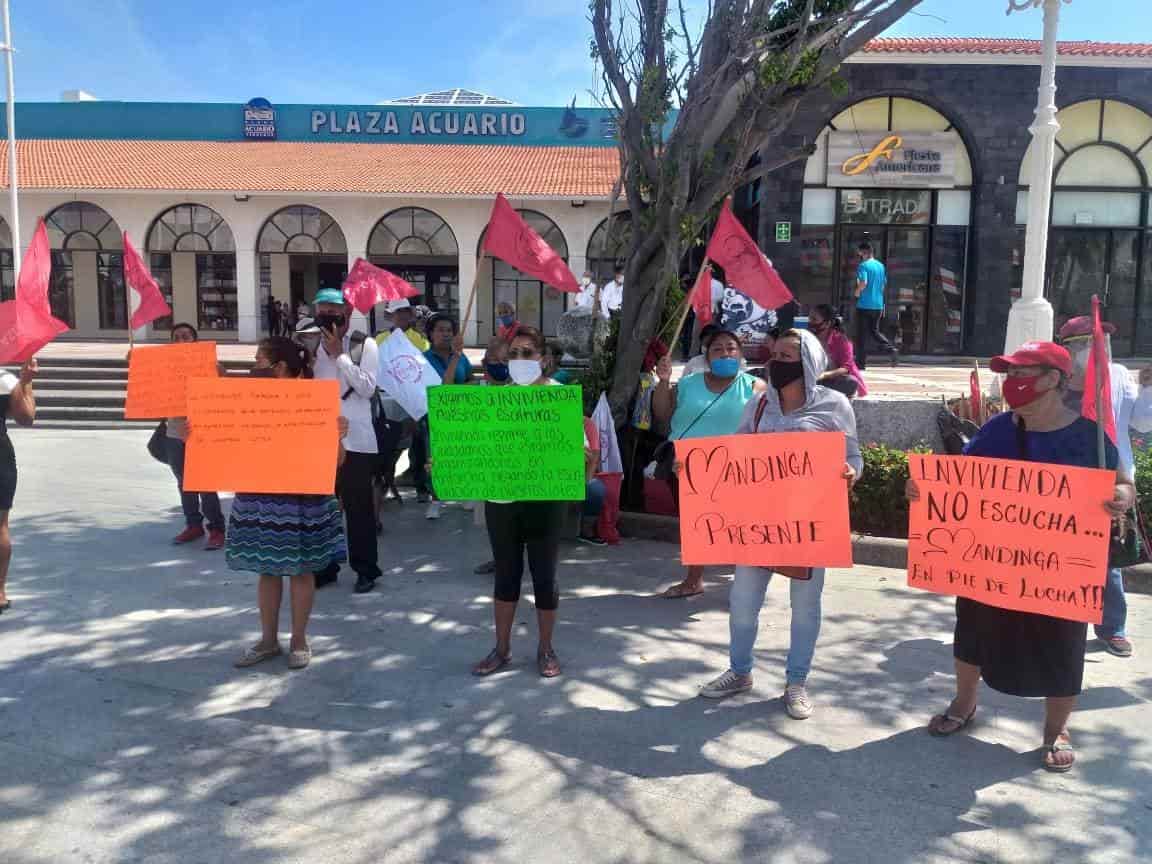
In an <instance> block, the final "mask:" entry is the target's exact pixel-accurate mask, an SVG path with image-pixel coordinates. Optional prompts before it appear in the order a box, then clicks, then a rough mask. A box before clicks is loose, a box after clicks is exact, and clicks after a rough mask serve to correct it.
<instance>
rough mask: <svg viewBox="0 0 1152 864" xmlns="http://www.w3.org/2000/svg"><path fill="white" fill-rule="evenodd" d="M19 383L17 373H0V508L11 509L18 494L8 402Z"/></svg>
mask: <svg viewBox="0 0 1152 864" xmlns="http://www.w3.org/2000/svg"><path fill="white" fill-rule="evenodd" d="M17 383H19V379H17V378H16V376H15V375H12V374H11V373H3V374H0V510H11V509H12V499H13V498H14V497H15V495H16V451H15V450H13V449H12V439H10V438H9V437H8V403H9V402H10V401H11V400H12V391H13V390H14V389H15V387H16V385H17Z"/></svg>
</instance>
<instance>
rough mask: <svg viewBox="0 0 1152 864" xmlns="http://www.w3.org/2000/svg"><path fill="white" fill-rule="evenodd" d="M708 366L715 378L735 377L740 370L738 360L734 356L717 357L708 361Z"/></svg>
mask: <svg viewBox="0 0 1152 864" xmlns="http://www.w3.org/2000/svg"><path fill="white" fill-rule="evenodd" d="M708 366H709V367H710V368H711V369H712V374H713V375H715V376H716V377H717V378H735V377H736V373H737V372H739V371H740V361H739V360H738V359H737V358H735V357H717V358H716V359H715V360H712V361H709V363H708Z"/></svg>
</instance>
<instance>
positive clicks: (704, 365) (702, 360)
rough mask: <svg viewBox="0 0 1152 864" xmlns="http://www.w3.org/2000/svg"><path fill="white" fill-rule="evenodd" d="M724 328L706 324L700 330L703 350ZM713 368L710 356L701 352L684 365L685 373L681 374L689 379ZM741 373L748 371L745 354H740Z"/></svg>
mask: <svg viewBox="0 0 1152 864" xmlns="http://www.w3.org/2000/svg"><path fill="white" fill-rule="evenodd" d="M721 329H722V328H721V327H720V325H719V324H705V325H704V327H703V328H702V329H701V330H700V346H701V349H703V347H704V346H705V345H707V344H708V342H709V341H710V340H711V339H712V336H713V335H714V334H716V333H717V332H719V331H720V330H721ZM709 368H711V367H710V366H709V364H708V354H707V353H706V352H705V351H704V350H701V352H700V353H699V354H697V355H696V356H695V357H692V358H691V359H689V360H688V362H687V363H685V364H684V371H683V372H681V373H680V375H681V377H683V378H687V377H688V376H689V375H696V374H698V373H700V372H707V371H708V370H709ZM740 371H741V372H746V371H748V361H747V360H745V359H744V353H743V351H741V353H740Z"/></svg>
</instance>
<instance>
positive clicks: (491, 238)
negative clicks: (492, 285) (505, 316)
mask: <svg viewBox="0 0 1152 864" xmlns="http://www.w3.org/2000/svg"><path fill="white" fill-rule="evenodd" d="M484 248H485V249H486V250H488V251H489V252H491V253H492V254H493V255H495V256H496V257H497V258H499V259H500V260H501V261H504V262H505V263H507V264H511V265H512V266H513V267H515V268H516V269H517V270H519V271H520V272H521V273H526V274H527V275H529V276H532V277H534V278H536V279H539V280H540V281H541V282H543V283H545V284H547V285H551V286H552V287H553V288H555V289H557V290H559V291H568V292H572V293H576V292H579V291H580V283H579V282H577V281H576V277H575V276H573V275H572V271H571V270H569V269H568V265H567V264H566V263H565V262H564V259H563V258H561V257H560V256H559V255H558V254H556V250H555V249H553V248H552V247H551V246H549V245H548V243H547V242H545V240H544V238H543V237H541V236H540V235H539V234H537V233H536V232H535V231H533V230H532V229H531V228H530V227H529V226H528V223H527V222H525V221H524V220H523V219H521V218H520V214H519V213H517V212H516V211H515V210H513V209H512V205H511V204H509V203H508V199H507V198H505V197H504V196H503V195H497V196H496V203H495V204H493V205H492V215H491V216H490V217H489V219H488V229H487V231H486V232H485V234H484Z"/></svg>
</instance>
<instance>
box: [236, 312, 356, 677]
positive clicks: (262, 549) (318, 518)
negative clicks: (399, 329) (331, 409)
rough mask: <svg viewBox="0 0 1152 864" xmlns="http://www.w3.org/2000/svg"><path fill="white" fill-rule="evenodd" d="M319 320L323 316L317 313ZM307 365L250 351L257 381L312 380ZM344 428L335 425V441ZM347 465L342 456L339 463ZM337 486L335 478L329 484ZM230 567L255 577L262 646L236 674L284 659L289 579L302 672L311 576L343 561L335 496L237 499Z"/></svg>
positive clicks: (244, 657)
mask: <svg viewBox="0 0 1152 864" xmlns="http://www.w3.org/2000/svg"><path fill="white" fill-rule="evenodd" d="M321 314H323V313H321ZM310 361H311V358H310V357H309V355H308V350H307V349H306V348H304V347H303V346H302V345H299V344H297V343H296V342H293V341H292V340H291V339H287V338H285V337H283V336H272V337H269V338H268V339H265V340H264V341H263V342H261V343H260V345H259V347H258V348H257V349H256V365H255V366H253V368H252V371H251V374H252V376H253V377H256V378H301V377H310V376H309V373H308V366H309V363H310ZM348 428H349V424H348V421H347V419H345V418H343V417H342V418H341V437H343V436H344V435H345V434H346V433H347V431H348ZM344 458H345V454H344V450H343V447H341V448H340V461H341V462H342V461H343V460H344ZM333 480H335V478H333ZM224 554H225V558H226V560H227V561H228V566H229V567H230V568H232V569H233V570H245V571H249V572H252V573H259V574H260V580H259V584H258V586H257V589H256V590H257V598H258V601H259V606H260V629H261V636H260V641H259V642H257V643H256V644H255V645H252V646H250V647H248V648H246V649H244V653H243V654H241V655H240V657H239V658H237V659H236V661H235V665H236V666H237V667H239V668H244V667H247V666H255V665H256V664H257V663H261V662H263V661H265V660H269V659H271V658H272V657H279V656H280V655H281V654H283V653H284V652H283V649H282V648H281V647H280V638H279V629H280V600H281V598H282V596H283V591H284V583H283V581H282V578H283V577H284V576H287V577H289V580H290V581H289V595H290V597H291V602H292V640H291V642H289V643H288V668H289V669H303V668H304V667H305V666H307V665H308V664H309V662H311V660H312V647H311V645H309V643H308V632H307V631H308V618H309V617H310V616H311V614H312V601H313V598H314V597H315V594H316V579H315V576H314V575H313V574H315V573H317V572H318V571H320V570H322V569H324V568H325V567H327V566H329V564H330V563H331V562H333V561H337V562H340V561H343V560H344V531H343V525H342V524H341V518H340V505H339V503H338V502H337V500H336V497H335V496H334V495H270V494H247V493H237V494H236V498H235V500H234V501H233V502H232V514H231V516H230V518H229V520H228V547H227V549H226V550H225V553H224Z"/></svg>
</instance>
